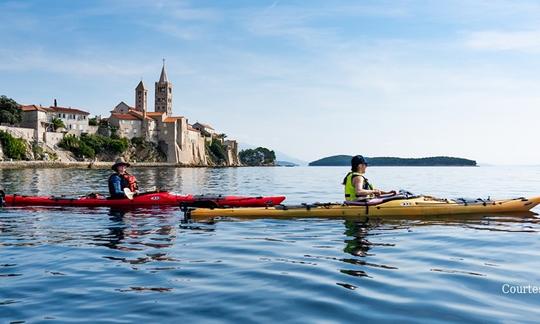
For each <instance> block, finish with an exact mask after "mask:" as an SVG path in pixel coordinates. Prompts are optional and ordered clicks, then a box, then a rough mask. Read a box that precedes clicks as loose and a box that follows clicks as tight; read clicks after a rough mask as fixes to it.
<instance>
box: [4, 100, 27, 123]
mask: <svg viewBox="0 0 540 324" xmlns="http://www.w3.org/2000/svg"><path fill="white" fill-rule="evenodd" d="M21 121H22V110H21V109H20V105H19V104H18V103H17V102H16V101H15V100H13V99H11V98H8V97H6V96H0V123H7V124H11V125H13V124H18V123H20V122H21Z"/></svg>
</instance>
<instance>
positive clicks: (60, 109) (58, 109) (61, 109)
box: [49, 106, 90, 115]
mask: <svg viewBox="0 0 540 324" xmlns="http://www.w3.org/2000/svg"><path fill="white" fill-rule="evenodd" d="M49 109H50V111H54V112H64V113H70V114H79V115H90V113H89V112H86V111H84V110H80V109H75V108H71V107H69V108H66V107H53V106H51V107H49Z"/></svg>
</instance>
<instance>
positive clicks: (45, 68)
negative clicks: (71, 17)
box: [0, 49, 155, 78]
mask: <svg viewBox="0 0 540 324" xmlns="http://www.w3.org/2000/svg"><path fill="white" fill-rule="evenodd" d="M152 69H155V67H154V66H151V65H148V64H140V63H137V62H134V61H132V62H129V61H126V60H123V59H117V58H111V57H99V58H97V57H95V56H92V55H81V54H80V53H78V54H73V55H70V56H66V55H63V54H58V53H51V52H46V51H44V50H40V49H33V50H19V51H17V50H13V51H7V50H1V51H0V71H18V72H29V71H34V72H35V71H41V72H48V73H60V74H69V75H71V76H74V77H84V76H95V77H137V78H138V77H140V76H141V75H142V74H144V73H147V72H149V71H153V70H152Z"/></svg>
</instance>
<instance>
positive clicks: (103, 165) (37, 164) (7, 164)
mask: <svg viewBox="0 0 540 324" xmlns="http://www.w3.org/2000/svg"><path fill="white" fill-rule="evenodd" d="M113 163H114V162H59V161H2V162H0V169H54V168H72V169H109V168H110V167H111V165H113ZM130 163H131V162H130ZM131 167H133V168H204V167H208V166H205V165H184V164H178V163H167V162H133V163H131Z"/></svg>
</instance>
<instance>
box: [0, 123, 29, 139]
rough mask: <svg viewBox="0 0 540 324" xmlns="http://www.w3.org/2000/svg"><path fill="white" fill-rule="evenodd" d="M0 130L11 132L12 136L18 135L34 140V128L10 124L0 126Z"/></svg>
mask: <svg viewBox="0 0 540 324" xmlns="http://www.w3.org/2000/svg"><path fill="white" fill-rule="evenodd" d="M0 130H3V131H4V132H7V133H9V134H11V135H12V136H13V137H18V138H22V139H25V140H27V141H34V140H35V135H36V134H35V129H33V128H23V127H11V126H0Z"/></svg>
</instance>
